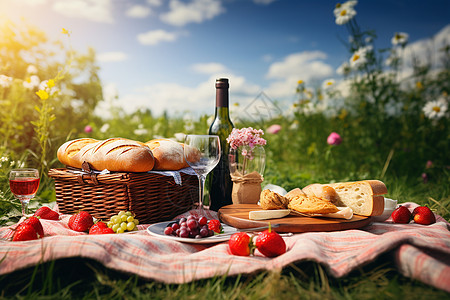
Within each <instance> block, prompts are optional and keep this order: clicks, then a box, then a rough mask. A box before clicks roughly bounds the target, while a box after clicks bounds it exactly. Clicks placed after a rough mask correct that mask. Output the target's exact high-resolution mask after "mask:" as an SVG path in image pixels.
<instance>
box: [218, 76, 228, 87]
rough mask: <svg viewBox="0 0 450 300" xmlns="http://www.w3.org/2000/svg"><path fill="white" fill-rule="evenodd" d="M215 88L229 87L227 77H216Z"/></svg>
mask: <svg viewBox="0 0 450 300" xmlns="http://www.w3.org/2000/svg"><path fill="white" fill-rule="evenodd" d="M216 88H226V89H227V88H229V84H228V78H217V79H216Z"/></svg>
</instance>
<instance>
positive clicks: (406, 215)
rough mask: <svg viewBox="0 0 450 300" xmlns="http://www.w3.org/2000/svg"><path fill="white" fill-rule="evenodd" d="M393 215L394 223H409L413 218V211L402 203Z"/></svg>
mask: <svg viewBox="0 0 450 300" xmlns="http://www.w3.org/2000/svg"><path fill="white" fill-rule="evenodd" d="M391 217H392V220H393V221H394V223H400V224H407V223H409V221H410V220H411V212H410V211H409V209H407V208H406V207H404V206H401V205H400V206H399V207H397V208H396V209H395V210H394V211H393V212H392V214H391Z"/></svg>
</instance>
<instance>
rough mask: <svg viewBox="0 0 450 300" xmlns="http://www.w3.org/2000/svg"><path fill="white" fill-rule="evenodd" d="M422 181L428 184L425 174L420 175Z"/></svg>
mask: <svg viewBox="0 0 450 300" xmlns="http://www.w3.org/2000/svg"><path fill="white" fill-rule="evenodd" d="M422 181H423V183H427V182H428V175H427V173H422Z"/></svg>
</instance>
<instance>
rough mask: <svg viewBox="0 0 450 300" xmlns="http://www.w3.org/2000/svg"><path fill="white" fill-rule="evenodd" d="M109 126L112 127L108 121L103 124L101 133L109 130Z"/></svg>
mask: <svg viewBox="0 0 450 300" xmlns="http://www.w3.org/2000/svg"><path fill="white" fill-rule="evenodd" d="M109 127H110V126H109V124H108V123H105V124H103V125H102V127H100V132H101V133H105V132H107V131H108V130H109Z"/></svg>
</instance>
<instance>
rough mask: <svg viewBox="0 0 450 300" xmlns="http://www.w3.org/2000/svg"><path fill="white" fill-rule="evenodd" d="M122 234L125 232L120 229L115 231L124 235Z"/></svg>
mask: <svg viewBox="0 0 450 300" xmlns="http://www.w3.org/2000/svg"><path fill="white" fill-rule="evenodd" d="M124 232H125V230H123V229H122V228H119V229H117V232H116V233H124Z"/></svg>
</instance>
